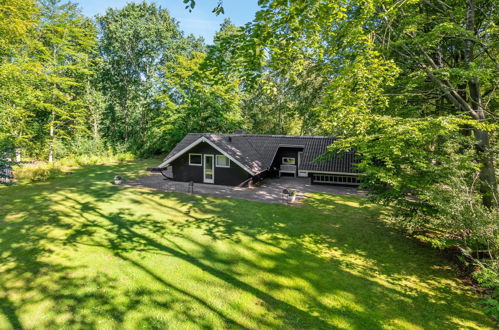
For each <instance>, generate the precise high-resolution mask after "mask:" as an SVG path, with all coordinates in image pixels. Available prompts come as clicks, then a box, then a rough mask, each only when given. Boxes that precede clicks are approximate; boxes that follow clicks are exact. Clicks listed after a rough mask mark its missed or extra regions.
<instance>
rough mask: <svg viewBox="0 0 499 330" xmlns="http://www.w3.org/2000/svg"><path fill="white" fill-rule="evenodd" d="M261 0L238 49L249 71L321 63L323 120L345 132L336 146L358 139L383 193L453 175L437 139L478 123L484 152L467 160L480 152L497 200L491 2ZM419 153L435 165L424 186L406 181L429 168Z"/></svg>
mask: <svg viewBox="0 0 499 330" xmlns="http://www.w3.org/2000/svg"><path fill="white" fill-rule="evenodd" d="M261 5H262V6H263V10H262V11H260V12H258V13H257V15H256V20H255V21H254V22H252V23H251V24H249V25H248V26H247V28H246V36H245V37H244V39H243V40H242V42H240V46H239V50H238V51H237V52H238V53H239V54H242V56H243V57H244V60H243V63H244V65H245V70H244V71H245V72H246V77H247V78H248V79H250V78H252V77H253V76H255V73H257V74H256V76H257V77H259V74H258V73H259V72H265V71H262V68H264V67H267V68H268V69H267V71H268V70H273V71H277V72H280V73H282V74H284V75H286V76H287V77H289V78H290V79H295V77H296V76H297V74H299V73H301V72H303V71H304V70H305V69H304V68H305V64H306V63H307V62H310V61H313V62H314V63H316V65H317V66H318V67H320V70H321V71H322V76H324V77H327V79H328V86H327V87H326V92H325V93H324V95H323V97H322V100H321V106H320V107H319V113H320V118H321V121H320V126H321V129H322V130H323V131H324V132H325V133H326V134H334V135H338V136H343V137H344V138H345V139H343V140H341V141H340V142H338V143H337V145H336V147H338V148H351V147H356V148H357V149H358V151H359V152H360V153H361V154H363V155H364V156H365V157H364V158H363V163H362V165H361V166H363V169H364V170H365V171H366V172H367V174H368V175H372V176H371V177H370V179H369V180H367V183H371V184H372V188H376V190H377V191H378V192H379V193H380V194H381V195H380V196H385V197H387V198H388V197H389V199H391V200H393V199H399V200H406V198H407V196H409V195H412V194H414V193H415V192H416V191H418V190H419V191H422V190H424V188H425V185H426V184H431V183H432V182H433V183H434V182H435V180H445V175H444V174H445V173H447V172H446V171H444V167H441V166H439V164H438V162H437V163H436V162H435V150H436V149H435V146H434V144H435V143H439V142H442V141H452V140H454V141H455V142H459V141H462V139H461V137H462V135H463V132H464V131H466V132H470V130H471V134H473V136H474V137H475V139H476V153H475V156H476V157H472V158H469V157H468V158H467V161H469V167H470V168H471V167H474V164H475V160H477V161H478V162H479V170H480V181H481V189H480V191H481V194H482V197H483V203H484V204H485V205H487V206H491V205H492V201H493V194H494V192H496V191H497V185H496V179H495V173H494V162H495V160H494V157H493V154H494V152H493V151H494V148H493V147H491V142H490V141H491V136H490V134H491V133H490V132H491V131H493V130H494V129H495V128H496V127H497V126H494V122H496V114H495V113H494V109H495V108H494V105H495V104H496V93H495V86H496V83H495V79H494V78H495V75H494V72H495V70H496V65H497V64H496V60H495V58H496V52H497V47H496V43H497V41H496V39H497V38H495V37H496V35H497V31H496V28H495V25H494V24H493V21H494V19H493V17H496V14H497V13H496V9H495V6H493V2H491V1H475V0H469V1H466V2H462V1H455V2H451V3H446V4H443V3H442V2H440V1H424V2H410V3H399V2H397V1H353V2H348V3H344V2H341V1H328V2H321V1H316V0H309V1H290V2H279V1H269V0H267V1H261ZM429 100H430V102H428V101H429ZM436 101H438V102H437V103H435V102H436ZM487 114H488V116H489V119H487ZM397 129H398V130H399V131H400V134H399V136H398V137H397V138H398V140H397V142H398V143H394V140H393V139H394V138H395V137H394V136H393V132H395V131H397ZM421 136H424V138H418V137H421ZM404 139H405V140H404ZM449 143H450V142H449ZM451 144H452V143H451ZM409 145H413V146H414V148H407V146H409ZM402 146H405V147H404V149H402V150H396V148H398V147H402ZM437 149H438V148H437ZM444 149H445V148H443V149H442V150H444ZM457 150H459V148H457V149H456V151H457ZM410 151H413V152H414V154H410V153H409V152H410ZM447 151H448V150H447ZM398 152H402V153H403V154H404V155H405V157H398V156H399V154H398ZM421 152H424V155H421ZM447 156H448V157H452V152H448V153H447ZM447 156H446V157H447ZM413 159H420V160H421V162H424V163H425V164H427V165H428V166H424V167H431V168H432V171H430V172H431V173H433V174H432V175H431V176H427V177H426V178H427V180H426V179H423V180H420V181H421V182H423V184H421V185H419V186H418V187H415V186H411V185H407V184H406V183H407V181H406V180H405V179H407V177H405V175H409V174H410V175H416V173H417V175H419V176H420V177H423V176H424V175H425V174H428V173H429V172H427V171H423V170H422V169H423V167H420V168H419V169H418V168H417V167H416V168H415V167H413V166H411V164H413V165H414V164H415V163H414V162H413V161H412V160H413ZM448 159H450V158H448ZM419 164H420V163H419ZM387 165H388V166H387ZM439 169H442V172H441V173H440V174H438V171H439ZM420 170H421V171H420ZM435 171H436V172H437V173H434V172H435ZM470 177H471V175H470ZM394 188H396V189H394Z"/></svg>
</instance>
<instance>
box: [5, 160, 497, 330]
mask: <svg viewBox="0 0 499 330" xmlns="http://www.w3.org/2000/svg"><path fill="white" fill-rule="evenodd" d="M115 171H116V168H113V167H104V168H97V169H96V171H95V173H92V174H93V177H92V178H93V179H92V180H90V179H89V178H88V177H86V174H85V173H87V172H83V174H85V175H82V176H81V177H80V176H78V174H76V175H77V176H76V177H74V178H68V179H67V180H62V179H61V180H60V181H57V182H56V183H55V184H53V185H47V186H44V185H43V186H37V187H35V189H34V190H35V191H34V192H32V191H28V192H27V193H25V194H24V195H23V196H22V197H21V196H11V197H10V201H11V202H12V203H13V205H9V207H8V208H4V209H2V210H0V216H2V217H3V218H4V220H5V221H0V253H1V254H0V256H1V257H2V264H1V265H0V285H1V287H0V314H2V315H3V318H4V319H5V320H6V321H5V322H6V324H7V326H8V327H11V328H23V325H24V327H44V328H58V327H61V326H63V327H70V328H86V329H92V328H99V327H106V326H107V327H120V326H121V325H124V324H127V325H130V323H129V322H131V321H130V320H133V322H135V323H134V324H135V325H136V326H137V327H139V326H144V327H151V328H152V327H157V328H166V327H168V326H170V322H171V321H172V320H177V321H179V322H180V323H179V324H193V325H196V326H198V327H203V328H216V327H224V328H277V327H281V328H314V329H319V328H335V327H339V328H370V329H377V328H382V327H384V326H386V325H391V326H392V327H409V326H420V327H425V328H456V327H461V326H463V324H465V323H460V322H467V321H470V322H475V324H478V325H480V324H482V325H489V323H487V322H488V321H487V320H486V319H485V318H484V317H483V315H481V314H479V313H478V312H476V311H475V310H474V309H473V308H472V306H471V305H470V304H471V303H470V301H471V300H470V298H469V296H468V295H467V294H466V293H464V292H459V290H456V289H455V288H452V287H451V283H450V282H452V281H451V280H449V281H448V282H445V278H446V277H451V278H452V275H451V272H450V271H448V270H446V269H432V268H431V267H432V266H433V265H439V266H440V267H441V268H446V267H448V265H447V264H445V263H444V262H443V260H442V259H441V258H439V257H438V256H435V254H434V253H433V252H432V251H431V250H429V249H425V248H422V247H421V246H415V245H414V244H412V243H411V242H410V241H408V240H407V239H405V238H403V237H400V236H399V235H398V234H397V233H395V232H393V231H390V230H388V229H387V228H383V227H382V225H381V224H379V222H377V216H378V215H377V213H376V212H372V210H371V208H370V207H367V206H366V207H363V208H359V207H357V206H356V205H352V203H355V201H356V199H355V198H352V199H351V200H350V202H351V203H350V204H349V202H348V201H349V199H348V198H346V197H342V198H341V199H335V198H330V197H327V196H319V197H317V198H316V199H314V198H312V199H310V200H309V204H307V205H304V206H303V207H302V208H291V207H287V206H282V205H271V204H263V203H256V202H247V201H235V200H227V199H216V198H208V197H200V196H189V195H182V194H171V193H159V192H152V191H147V190H140V189H127V188H125V189H124V188H121V187H115V186H111V185H110V184H109V183H108V182H106V181H104V180H105V179H106V178H107V177H108V176H110V175H111V174H112V173H114V172H115ZM87 174H90V173H87ZM52 190H57V191H58V194H56V195H54V194H53V191H52ZM19 191H21V190H19ZM117 199H119V203H118V204H117V205H119V206H113V203H115V200H117ZM345 201H346V202H345ZM116 203H117V202H116ZM16 204H17V205H16ZM123 205H125V206H123ZM20 210H22V211H20ZM220 244H224V247H225V249H221V247H220ZM227 247H228V248H230V249H229V250H227ZM84 248H88V249H90V248H95V249H96V251H104V252H106V253H109V254H110V256H111V258H114V259H113V261H114V262H116V261H115V260H116V259H118V260H119V261H120V262H122V263H124V264H125V265H126V269H127V271H128V270H129V269H134V270H135V271H136V272H138V273H140V274H142V276H145V277H146V278H148V279H149V282H151V283H152V284H151V285H149V283H147V284H144V283H138V282H137V283H136V287H126V286H124V285H123V283H122V278H121V277H120V274H116V273H112V272H107V271H106V270H105V269H103V270H102V271H99V270H97V271H96V269H94V268H95V266H94V265H93V264H92V263H91V262H88V261H85V262H77V260H76V261H75V260H73V259H75V258H76V259H78V257H79V253H80V251H81V250H82V249H84ZM64 251H67V253H65V252H64ZM59 254H60V255H59ZM70 255H72V257H71V258H70V257H69V256H70ZM151 258H152V259H151ZM151 260H153V261H152V262H151ZM170 260H171V261H174V260H179V261H181V262H182V265H183V266H182V267H183V268H182V269H183V270H186V269H191V270H193V271H191V272H187V273H186V274H185V280H183V281H173V280H171V279H169V278H168V276H167V274H168V272H165V270H168V263H169V261H170ZM134 274H135V273H134ZM134 276H135V275H134ZM192 282H196V283H198V284H199V285H200V286H201V287H202V288H204V290H206V291H209V292H215V293H216V292H223V296H221V297H220V296H216V295H214V296H210V295H207V294H205V293H203V292H201V291H196V290H195V289H193V288H192V287H191V286H189V285H186V284H190V283H192ZM153 284H154V285H153ZM222 288H223V289H224V290H225V289H226V288H230V290H229V291H223V290H222ZM227 292H232V293H233V294H232V295H230V294H228V293H227ZM234 292H236V293H234ZM239 295H245V296H249V297H253V298H254V299H252V300H249V301H255V302H258V303H259V304H260V305H259V306H257V307H254V306H246V307H245V306H241V304H240V301H239ZM37 308H39V309H40V310H41V311H46V313H47V314H46V315H45V317H44V318H43V319H38V320H37V321H38V322H39V323H37V324H34V323H30V321H29V319H28V318H29V317H31V316H33V314H29V313H28V312H27V311H28V310H30V309H32V310H34V311H35V312H33V313H36V309H37ZM158 314H159V315H170V316H171V317H170V318H167V319H161V318H158V317H156V315H158ZM425 314H427V315H425ZM1 317H2V316H0V325H2V324H3V323H2V318H1ZM216 320H218V321H216ZM390 321H392V322H394V323H389V322H390ZM106 322H107V323H106ZM397 322H398V323H397ZM490 326H491V327H492V325H490ZM470 327H471V326H470Z"/></svg>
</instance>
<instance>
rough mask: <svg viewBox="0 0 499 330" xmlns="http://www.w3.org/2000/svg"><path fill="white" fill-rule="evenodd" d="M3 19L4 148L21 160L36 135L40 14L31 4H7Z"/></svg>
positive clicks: (0, 134) (0, 136) (0, 11)
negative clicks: (34, 130) (34, 131)
mask: <svg viewBox="0 0 499 330" xmlns="http://www.w3.org/2000/svg"><path fill="white" fill-rule="evenodd" d="M0 19H1V21H2V24H0V86H1V88H0V145H2V146H3V147H9V148H13V149H15V152H16V154H17V157H16V158H17V159H18V160H20V148H21V147H26V146H28V145H29V144H30V138H31V137H32V135H33V129H32V128H33V127H32V125H31V124H32V121H33V117H34V114H33V111H32V106H33V104H36V103H37V98H38V91H37V89H36V81H38V80H39V72H38V70H39V69H40V63H39V61H38V58H37V56H36V53H37V52H38V51H40V49H41V47H40V45H39V43H38V42H37V40H36V38H35V35H36V30H35V27H36V26H37V24H38V22H39V10H38V7H37V6H36V4H35V2H34V1H31V0H20V1H17V0H16V1H3V2H1V3H0ZM0 151H2V150H0Z"/></svg>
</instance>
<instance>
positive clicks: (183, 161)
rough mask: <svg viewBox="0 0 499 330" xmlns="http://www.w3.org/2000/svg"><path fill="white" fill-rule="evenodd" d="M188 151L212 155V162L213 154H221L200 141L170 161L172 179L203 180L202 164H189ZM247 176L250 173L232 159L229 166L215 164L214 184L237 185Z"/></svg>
mask: <svg viewBox="0 0 499 330" xmlns="http://www.w3.org/2000/svg"><path fill="white" fill-rule="evenodd" d="M189 153H196V154H203V155H204V154H210V155H214V158H213V161H214V162H215V156H216V155H221V154H222V153H220V152H219V151H218V150H216V149H215V148H213V147H212V146H210V145H209V144H208V143H205V142H202V143H200V144H198V145H197V146H195V147H194V148H192V149H191V150H189V151H187V152H186V153H185V154H183V155H182V156H180V157H179V158H177V159H175V160H174V161H173V162H172V164H171V166H172V169H173V180H175V181H183V182H188V181H194V182H198V183H202V182H203V166H192V165H189ZM203 161H204V158H203ZM249 178H251V175H250V174H249V173H248V172H246V171H245V170H243V169H242V168H241V167H239V165H237V164H236V163H234V162H232V161H230V168H225V167H217V166H216V165H215V184H221V185H227V186H238V185H240V184H242V183H244V182H245V181H247V180H248V179H249Z"/></svg>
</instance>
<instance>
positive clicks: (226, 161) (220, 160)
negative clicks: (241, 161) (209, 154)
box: [216, 155, 230, 167]
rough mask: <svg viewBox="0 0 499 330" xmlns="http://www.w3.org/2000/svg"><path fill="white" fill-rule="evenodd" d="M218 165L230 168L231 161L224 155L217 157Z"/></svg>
mask: <svg viewBox="0 0 499 330" xmlns="http://www.w3.org/2000/svg"><path fill="white" fill-rule="evenodd" d="M216 164H217V167H230V159H229V158H227V157H226V156H224V155H217V158H216Z"/></svg>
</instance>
